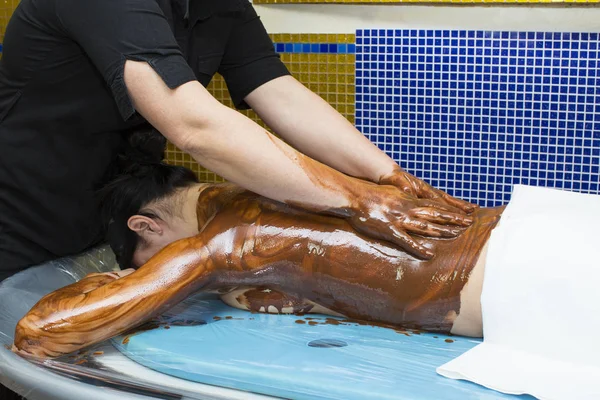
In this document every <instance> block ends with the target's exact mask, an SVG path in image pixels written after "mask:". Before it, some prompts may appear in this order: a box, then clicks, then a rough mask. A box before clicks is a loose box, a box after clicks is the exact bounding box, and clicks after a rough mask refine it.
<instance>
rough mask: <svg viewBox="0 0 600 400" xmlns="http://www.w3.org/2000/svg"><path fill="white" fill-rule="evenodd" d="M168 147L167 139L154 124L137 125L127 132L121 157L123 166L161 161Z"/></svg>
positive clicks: (125, 167)
mask: <svg viewBox="0 0 600 400" xmlns="http://www.w3.org/2000/svg"><path fill="white" fill-rule="evenodd" d="M166 147H167V139H166V138H165V137H164V136H163V135H162V134H161V133H160V132H159V131H158V130H156V129H155V128H154V127H153V126H152V125H150V124H145V125H142V126H140V127H136V128H134V129H132V130H131V131H130V132H128V133H127V134H126V144H125V150H124V151H123V152H122V153H121V154H120V157H119V161H120V164H121V168H122V169H128V168H129V167H131V166H133V165H136V164H146V163H158V162H161V161H162V160H163V159H164V158H165V150H166Z"/></svg>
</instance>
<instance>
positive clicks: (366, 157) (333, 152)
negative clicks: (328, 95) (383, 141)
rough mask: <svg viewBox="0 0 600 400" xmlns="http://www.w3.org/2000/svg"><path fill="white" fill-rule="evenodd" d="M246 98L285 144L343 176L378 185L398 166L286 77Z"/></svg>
mask: <svg viewBox="0 0 600 400" xmlns="http://www.w3.org/2000/svg"><path fill="white" fill-rule="evenodd" d="M245 100H246V102H247V103H248V104H249V105H250V106H251V107H252V109H253V110H254V111H256V113H257V114H258V115H259V116H260V117H261V118H262V119H263V120H264V121H265V123H266V124H267V125H268V126H269V127H270V128H271V129H273V131H275V132H276V133H277V134H278V135H280V136H281V137H282V138H284V140H285V141H286V142H288V143H290V144H291V145H292V146H294V147H295V148H297V149H299V150H300V151H302V152H303V153H305V154H307V155H308V156H310V157H312V158H314V159H316V160H319V161H321V162H323V163H325V164H327V165H329V166H331V167H333V168H335V169H337V170H339V171H342V172H344V173H346V174H348V175H351V176H355V177H359V178H366V179H368V180H370V181H373V182H378V181H379V179H380V178H381V177H382V176H384V175H387V174H389V173H391V172H392V171H393V170H394V169H395V168H397V167H398V166H397V164H396V163H395V162H394V160H392V159H391V158H390V157H389V156H388V155H387V154H385V153H384V152H383V151H381V150H380V149H379V148H378V147H377V146H375V145H374V144H373V143H371V141H369V139H367V138H366V137H365V136H364V135H362V134H361V133H360V132H359V131H358V130H357V129H356V128H355V127H354V126H353V125H352V124H351V123H350V122H349V121H348V120H347V119H346V118H344V117H343V116H342V115H341V114H340V113H338V112H337V111H336V110H335V109H334V108H333V107H331V106H330V105H329V104H328V103H327V102H326V101H325V100H323V99H322V98H321V97H319V96H318V95H316V94H315V93H313V92H311V91H310V90H308V89H307V88H306V87H305V86H304V85H302V84H301V83H300V82H298V81H297V80H296V79H294V78H292V77H290V76H285V77H281V78H277V79H275V80H272V81H270V82H268V83H266V84H264V85H262V86H261V87H259V88H258V89H256V90H255V91H253V92H252V93H251V94H250V95H249V96H247V97H246V99H245Z"/></svg>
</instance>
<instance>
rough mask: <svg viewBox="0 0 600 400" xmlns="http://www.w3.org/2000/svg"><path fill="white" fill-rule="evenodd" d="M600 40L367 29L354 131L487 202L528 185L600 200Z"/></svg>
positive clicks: (440, 182)
mask: <svg viewBox="0 0 600 400" xmlns="http://www.w3.org/2000/svg"><path fill="white" fill-rule="evenodd" d="M599 47H600V41H599V35H598V34H597V33H548V32H484V31H437V30H359V31H357V34H356V126H357V128H358V129H359V130H360V131H362V132H363V133H364V134H365V135H366V136H367V137H369V138H370V139H371V140H372V141H373V142H375V143H376V144H377V145H378V146H379V147H380V148H382V149H383V150H385V151H386V152H387V153H388V154H389V155H390V156H392V157H393V158H394V159H395V160H396V161H397V162H399V163H400V165H401V166H402V167H403V168H405V169H406V170H408V171H410V172H411V173H414V174H415V175H416V176H418V177H420V178H423V179H425V180H426V181H428V182H430V183H431V184H432V185H434V186H436V187H439V188H440V189H443V190H446V191H448V192H449V193H451V194H452V195H454V196H457V197H461V198H464V199H467V200H470V201H472V202H476V203H479V204H480V205H481V206H495V205H500V204H506V203H507V202H508V200H509V198H510V193H511V190H512V185H513V184H515V183H523V184H528V185H536V186H547V187H556V188H564V189H568V190H575V191H580V192H587V193H600V188H599V180H600V174H599V166H600V92H599V88H600V70H599V68H600V62H599V57H598V56H599V52H600V49H599Z"/></svg>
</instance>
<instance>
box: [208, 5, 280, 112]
mask: <svg viewBox="0 0 600 400" xmlns="http://www.w3.org/2000/svg"><path fill="white" fill-rule="evenodd" d="M219 73H220V74H221V75H222V76H223V78H225V81H226V83H227V88H228V89H229V93H230V95H231V99H232V100H233V103H234V104H235V106H236V107H238V108H241V109H247V108H249V107H248V105H247V104H246V103H245V102H244V98H245V97H246V96H248V95H249V94H250V93H251V92H252V91H253V90H254V89H256V88H258V87H259V86H261V85H263V84H265V83H267V82H269V81H271V80H273V79H275V78H279V77H281V76H284V75H290V72H289V71H288V69H287V68H286V66H285V65H284V64H283V62H282V61H281V59H280V58H279V54H277V52H275V48H274V46H273V42H272V41H271V38H270V37H269V35H268V34H267V31H266V30H265V27H264V26H263V24H262V22H261V21H260V18H259V17H258V15H257V14H256V11H255V10H254V8H253V7H252V6H251V5H248V7H247V8H246V10H245V11H244V15H243V17H242V18H239V19H238V20H237V21H236V25H235V26H234V27H233V29H232V31H231V33H230V36H229V40H228V42H227V47H226V49H225V54H224V55H223V59H222V61H221V66H220V67H219Z"/></svg>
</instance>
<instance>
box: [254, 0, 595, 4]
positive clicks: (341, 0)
mask: <svg viewBox="0 0 600 400" xmlns="http://www.w3.org/2000/svg"><path fill="white" fill-rule="evenodd" d="M326 3H337V4H381V3H388V4H389V3H424V4H432V3H445V4H448V3H450V4H481V3H486V4H489V3H496V4H502V3H504V4H507V3H510V4H514V3H523V4H550V3H552V4H557V3H558V4H560V3H577V4H585V3H591V4H598V3H600V0H254V4H326Z"/></svg>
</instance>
